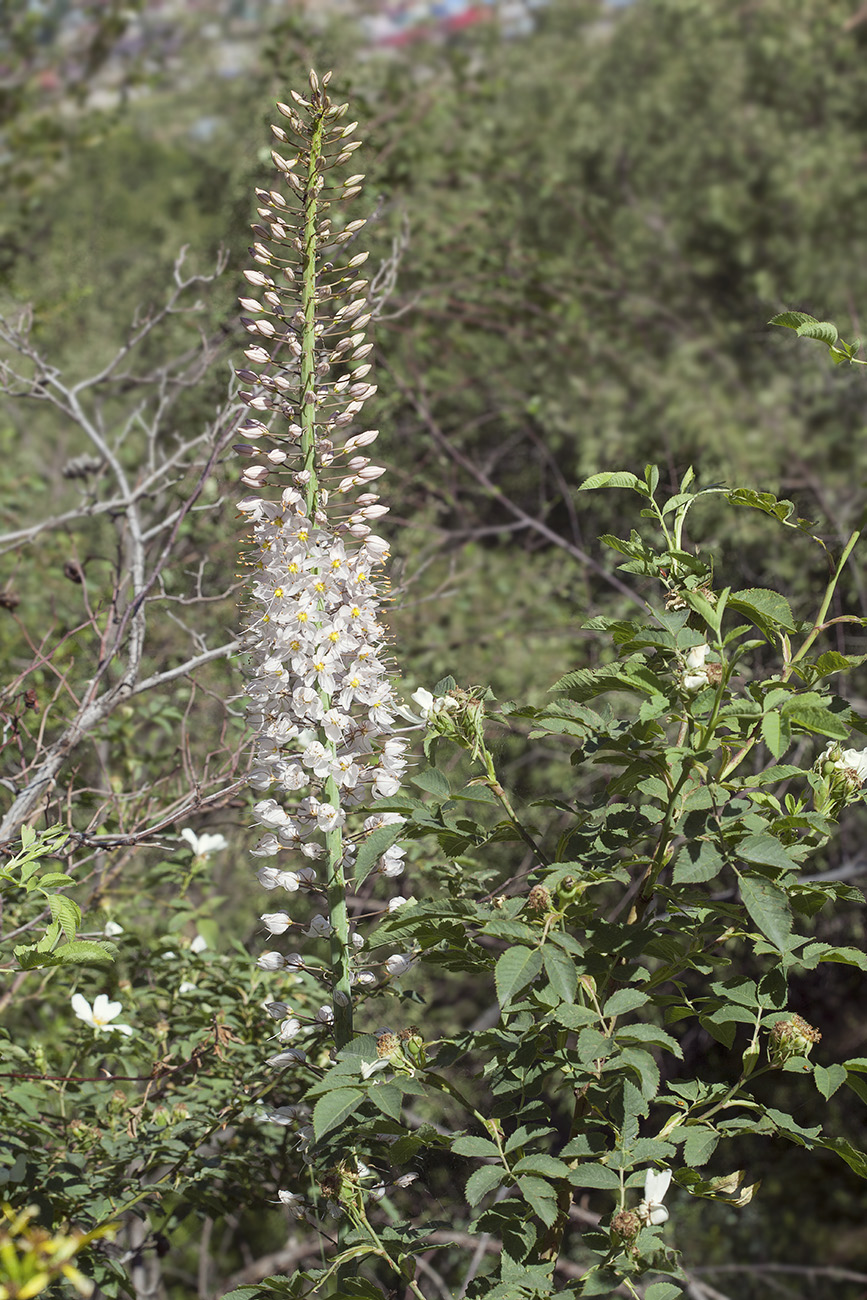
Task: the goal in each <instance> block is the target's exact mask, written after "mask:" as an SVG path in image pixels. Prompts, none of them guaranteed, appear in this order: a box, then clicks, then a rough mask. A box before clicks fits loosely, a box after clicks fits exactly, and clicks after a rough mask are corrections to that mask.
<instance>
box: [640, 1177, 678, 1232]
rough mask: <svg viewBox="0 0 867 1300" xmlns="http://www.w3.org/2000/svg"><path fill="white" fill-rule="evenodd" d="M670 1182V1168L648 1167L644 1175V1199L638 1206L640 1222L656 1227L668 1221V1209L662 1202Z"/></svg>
mask: <svg viewBox="0 0 867 1300" xmlns="http://www.w3.org/2000/svg"><path fill="white" fill-rule="evenodd" d="M670 1182H671V1170H670V1169H648V1171H647V1173H646V1174H645V1175H644V1199H643V1200H642V1201H641V1203H640V1204H639V1206H638V1217H639V1219H641V1221H642V1223H644V1224H647V1225H649V1226H651V1227H658V1226H659V1225H660V1224H662V1223H667V1222H668V1210H667V1209H666V1208H665V1206H664V1205H663V1204H662V1202H663V1199H664V1198H665V1193H666V1192H667V1191H668V1187H669V1184H670Z"/></svg>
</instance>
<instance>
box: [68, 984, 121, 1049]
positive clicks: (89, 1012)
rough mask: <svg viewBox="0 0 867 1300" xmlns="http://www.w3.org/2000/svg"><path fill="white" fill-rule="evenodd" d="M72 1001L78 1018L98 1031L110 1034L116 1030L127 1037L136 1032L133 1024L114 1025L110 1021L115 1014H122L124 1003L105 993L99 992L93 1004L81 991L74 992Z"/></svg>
mask: <svg viewBox="0 0 867 1300" xmlns="http://www.w3.org/2000/svg"><path fill="white" fill-rule="evenodd" d="M71 1002H72V1010H73V1011H74V1012H75V1014H76V1016H77V1017H78V1019H79V1020H83V1021H84V1023H85V1024H86V1025H90V1027H91V1028H92V1029H95V1030H97V1031H98V1032H101V1031H102V1030H105V1031H106V1033H109V1034H112V1033H115V1032H116V1033H118V1034H123V1035H124V1036H125V1037H126V1038H128V1037H129V1036H130V1034H132V1033H133V1032H134V1030H133V1027H132V1025H112V1024H110V1023H109V1021H111V1020H114V1018H115V1016H119V1015H120V1013H121V1011H122V1010H123V1005H122V1003H120V1002H110V1001H109V999H108V996H107V995H106V994H105V993H97V995H96V997H95V998H94V999H93V1006H91V1005H90V1003H89V1002H88V1000H87V998H85V997H83V996H82V995H81V994H80V993H73V995H72V998H71Z"/></svg>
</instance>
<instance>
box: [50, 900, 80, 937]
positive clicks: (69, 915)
mask: <svg viewBox="0 0 867 1300" xmlns="http://www.w3.org/2000/svg"><path fill="white" fill-rule="evenodd" d="M48 906H49V908H50V909H51V919H52V921H56V922H57V924H58V925H59V926H60V928H61V930H62V931H63V933H64V935H65V936H66V938H67V939H74V938H75V931H76V930H77V929H78V927H79V926H80V925H81V908H80V907H79V906H78V904H77V903H74V902H73V901H72V899H71V898H67V897H66V895H65V894H52V896H51V897H50V898H49V900H48Z"/></svg>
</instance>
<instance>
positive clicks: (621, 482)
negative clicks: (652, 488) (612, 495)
mask: <svg viewBox="0 0 867 1300" xmlns="http://www.w3.org/2000/svg"><path fill="white" fill-rule="evenodd" d="M601 487H626V488H640V490H641V491H642V493H643V494H644V495H645V496H646V495H647V489H646V487H645V485H644V484H643V483H641V481H640V480H639V479H637V478H636V476H635V475H634V474H630V473H629V471H628V470H612V471H608V472H606V473H602V474H591V475H590V477H589V478H585V480H584V482H583V483H582V484H581V486H580V487H579V489H578V491H579V492H590V491H592V490H593V488H601Z"/></svg>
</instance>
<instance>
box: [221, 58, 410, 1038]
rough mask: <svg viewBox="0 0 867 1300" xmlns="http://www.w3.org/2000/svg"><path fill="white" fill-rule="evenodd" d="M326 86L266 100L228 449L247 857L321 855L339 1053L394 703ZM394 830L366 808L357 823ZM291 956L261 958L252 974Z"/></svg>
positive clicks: (358, 291) (281, 927)
mask: <svg viewBox="0 0 867 1300" xmlns="http://www.w3.org/2000/svg"><path fill="white" fill-rule="evenodd" d="M330 75H331V74H330V73H329V74H328V75H327V76H326V77H323V79H322V83H321V85H320V83H319V80H318V78H317V77H316V74H315V73H313V72H311V74H310V90H309V95H308V97H307V98H305V97H303V96H302V95H299V94H297V93H296V92H295V91H293V92H292V99H293V101H294V103H293V104H278V105H277V107H278V109H279V111H280V113H281V114H282V115H283V117H284V118H285V119H286V121H287V123H288V130H287V129H286V128H285V127H283V126H272V128H271V129H272V131H273V133H274V136H275V137H276V140H277V142H278V143H279V145H280V148H281V150H283V152H278V151H277V149H275V150H274V151H273V152H272V157H273V160H274V166H275V168H276V171H277V179H276V181H275V183H274V188H273V189H268V190H265V189H257V191H256V195H257V198H258V200H259V207H258V215H259V218H260V221H259V222H257V224H256V225H254V226H253V232H254V235H255V242H254V243H253V245H252V247H251V249H250V253H251V256H252V258H253V261H254V263H255V269H252V270H248V271H245V272H244V275H245V278H246V280H247V282H248V284H249V285H250V287H251V290H255V291H257V294H258V295H259V296H257V297H256V298H252V297H243V298H241V305H242V307H243V308H244V310H245V311H246V312H248V313H250V314H249V315H245V316H243V317H242V322H243V325H244V328H245V329H246V331H247V333H248V334H249V335H250V345H249V347H248V348H247V350H246V356H247V359H248V360H249V361H250V362H251V363H252V364H253V365H254V366H256V367H257V369H256V370H249V369H244V370H239V371H238V375H239V377H240V378H241V380H243V381H244V383H245V384H246V385H249V387H248V388H245V390H244V391H243V392H242V393H241V396H242V398H243V400H244V401H245V402H246V404H247V405H248V407H249V408H250V412H251V413H250V417H249V418H248V419H247V420H246V421H245V422H244V424H243V425H242V426H241V432H242V434H243V435H244V437H245V441H244V442H243V443H241V444H239V445H238V446H237V447H236V450H237V451H238V452H239V453H240V454H241V455H242V456H244V457H245V458H246V459H247V461H248V464H247V466H246V468H245V469H244V471H243V473H242V475H241V478H242V481H243V482H244V483H245V484H246V485H247V486H248V487H251V488H254V489H255V490H256V493H255V495H252V496H248V497H246V498H245V499H244V500H243V501H241V502H239V509H240V510H241V512H242V513H243V515H244V516H245V517H246V519H247V520H248V522H249V524H250V525H251V528H252V540H253V542H254V546H255V549H254V551H253V553H252V556H251V561H252V566H253V569H254V571H255V575H254V581H253V583H252V599H253V604H252V607H251V610H250V614H249V619H248V622H247V626H246V632H245V648H246V649H247V651H248V652H249V654H250V662H251V671H250V681H249V683H248V690H247V694H248V697H249V708H248V718H249V722H250V725H251V727H252V730H253V731H254V733H255V742H254V757H253V765H252V769H251V772H250V777H249V781H250V784H251V785H252V787H253V788H254V790H256V791H257V792H258V793H259V794H260V795H261V796H262V797H260V799H259V801H258V802H257V803H256V805H255V808H254V813H255V817H256V820H257V822H258V824H259V825H260V827H261V828H262V836H261V838H260V840H259V842H258V844H257V845H256V846H255V848H254V849H253V850H252V852H253V854H254V856H255V857H256V858H259V857H262V858H269V857H273V856H275V855H281V856H285V855H286V854H287V853H289V852H292V853H293V854H295V855H299V856H300V859H301V861H302V862H304V863H305V864H309V863H310V862H311V861H316V860H317V859H323V860H324V871H325V873H326V880H325V889H326V893H327V900H328V909H329V915H328V917H327V918H324V917H319V918H314V921H313V922H312V923H311V924H310V927H309V929H308V930H306V931H305V933H307V934H309V935H311V936H313V937H316V936H321V937H328V938H329V942H330V946H331V996H332V1003H333V1025H334V1035H335V1041H336V1045H337V1046H338V1048H339V1047H341V1046H343V1045H344V1044H345V1043H346V1042H348V1041H349V1039H350V1038H351V1036H352V1000H351V986H352V984H353V982H354V979H353V971H352V963H353V961H354V960H355V956H354V954H355V951H356V949H355V945H354V944H353V943H352V941H351V936H350V933H349V924H348V913H347V906H346V870H347V866H349V865H351V861H352V857H353V854H354V851H355V845H354V844H353V843H351V842H348V841H347V839H346V837H345V832H346V824H347V815H348V814H350V813H351V810H352V809H353V808H354V807H356V806H359V805H363V804H369V803H370V802H371V801H372V800H374V799H377V798H381V797H383V796H389V795H393V794H394V793H395V792H396V791H397V789H398V787H399V784H400V776H401V774H402V772H403V770H404V768H405V766H406V760H405V757H404V749H405V742H404V741H403V740H402V739H401V738H400V737H398V736H395V735H394V734H393V731H392V722H393V710H394V705H395V699H394V695H393V690H392V687H391V684H390V682H389V679H388V674H387V668H386V664H385V659H386V656H387V648H386V637H385V631H384V629H383V627H382V625H381V623H380V621H379V592H378V590H377V587H376V585H375V584H374V582H373V581H372V578H371V574H372V572H373V571H374V570H376V569H377V568H379V567H380V566H382V565H383V564H384V563H385V561H386V559H387V557H388V544H387V543H386V542H385V541H384V540H383V539H382V538H380V537H378V536H376V535H375V533H374V532H373V529H372V525H373V522H374V521H375V520H376V519H378V518H380V517H381V516H382V515H384V514H385V513H386V511H387V507H386V506H382V505H380V504H379V498H378V496H377V495H376V494H375V493H373V492H371V491H369V488H370V486H371V484H373V483H374V482H375V481H376V480H377V479H378V478H379V477H380V476H381V475H382V474H383V473H384V472H385V471H384V469H383V468H382V467H381V466H378V465H372V464H371V463H370V460H369V459H368V457H367V456H366V455H364V454H361V453H362V452H363V450H366V448H367V447H369V446H370V445H371V444H372V443H373V441H374V440H375V438H376V436H377V431H376V430H375V429H367V430H364V431H362V432H360V433H356V434H355V435H354V436H347V434H348V433H349V429H350V426H352V424H353V423H354V422H355V421H356V419H357V417H358V416H359V414H360V413H361V410H362V408H363V406H364V403H365V402H366V401H367V400H368V399H369V398H370V397H372V396H373V394H374V393H375V392H376V388H375V386H374V385H373V384H372V383H370V382H369V381H368V378H367V376H368V374H369V373H370V365H369V364H368V362H367V360H366V358H367V356H368V355H369V353H370V351H371V348H372V344H369V343H367V342H365V335H364V331H365V328H366V326H367V325H368V323H369V322H370V317H371V313H370V309H369V306H368V296H367V290H368V282H367V280H365V279H363V278H358V276H357V272H358V269H359V267H361V265H362V264H363V262H364V261H365V260H366V258H367V254H366V253H358V254H355V255H349V254H350V249H351V244H352V241H353V240H354V239H355V236H356V235H357V234H358V232H359V231H360V229H361V228H362V227H363V226H364V224H365V223H364V221H362V220H359V221H350V222H349V223H348V224H345V223H344V220H343V218H342V209H341V208H340V207H337V206H334V205H339V204H341V203H342V201H343V200H344V199H349V198H352V197H353V196H354V195H356V194H357V193H358V192H359V190H360V188H361V181H362V180H363V177H362V176H361V175H352V176H349V177H348V178H347V179H345V180H343V181H342V182H341V181H336V180H334V169H339V168H342V167H343V165H344V164H345V163H346V162H348V160H349V159H350V158H351V156H352V155H353V153H354V152H355V150H356V149H357V148H358V147H359V144H360V141H355V140H351V139H350V137H351V136H352V134H353V132H354V131H355V128H356V126H357V123H355V122H352V123H350V124H349V125H345V124H344V121H343V119H344V117H345V114H346V110H347V107H348V106H347V105H346V104H339V105H335V104H333V103H332V101H331V100H330V98H329V96H328V94H327V86H328V82H329V79H330ZM287 145H288V146H289V148H288V149H287V148H286V146H287ZM284 153H285V156H284ZM332 209H333V211H334V214H335V215H334V216H331V215H328V214H329V211H330V210H332ZM271 484H274V485H275V487H274V491H273V492H272V493H271V494H270V495H267V494H266V489H267V488H268V486H269V485H271ZM353 497H354V500H353ZM400 820H401V819H400V818H399V817H397V816H395V815H394V814H388V813H381V814H379V815H378V816H377V817H375V818H372V819H371V818H368V821H367V823H365V826H364V828H363V829H364V830H365V831H370V830H371V829H373V827H374V825H376V826H379V825H382V824H383V823H384V822H387V821H391V822H399V821H400ZM390 865H391V860H389V864H383V866H382V869H383V870H384V871H385V870H386V867H387V866H390ZM287 867H291V870H287V869H286V868H287ZM257 875H258V878H259V880H260V883H261V884H262V885H263V886H264V887H265V888H266V889H268V890H272V889H276V888H280V887H282V888H285V889H287V890H289V891H291V892H294V891H296V890H298V889H299V887H301V888H305V887H306V888H316V887H317V886H316V884H315V880H316V877H315V872H314V870H313V869H312V868H311V867H310V866H309V865H303V866H299V865H297V858H294V859H293V860H292V861H290V862H285V863H284V862H281V863H280V864H279V866H278V867H271V866H261V867H260V868H259V870H258V872H257ZM275 917H279V918H280V919H279V922H277V921H275ZM266 926H267V928H268V929H269V930H270V933H271V936H272V937H273V936H274V935H275V934H284V933H285V934H287V935H288V936H289V937H290V938H291V936H292V935H293V933H294V934H298V933H300V929H299V927H298V926H296V925H295V924H294V923H293V921H292V919H291V917H290V916H289V915H288V914H287V913H275V912H269V913H267V914H266ZM297 961H298V959H297V958H292V957H287V958H285V959H283V958H281V955H280V954H279V953H275V952H268V953H266V954H263V957H262V958H260V959H259V965H260V966H261V967H262V968H263V969H267V970H278V969H281V968H283V967H284V966H286V965H293V964H297ZM365 982H366V981H362V980H359V984H363V983H365Z"/></svg>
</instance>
